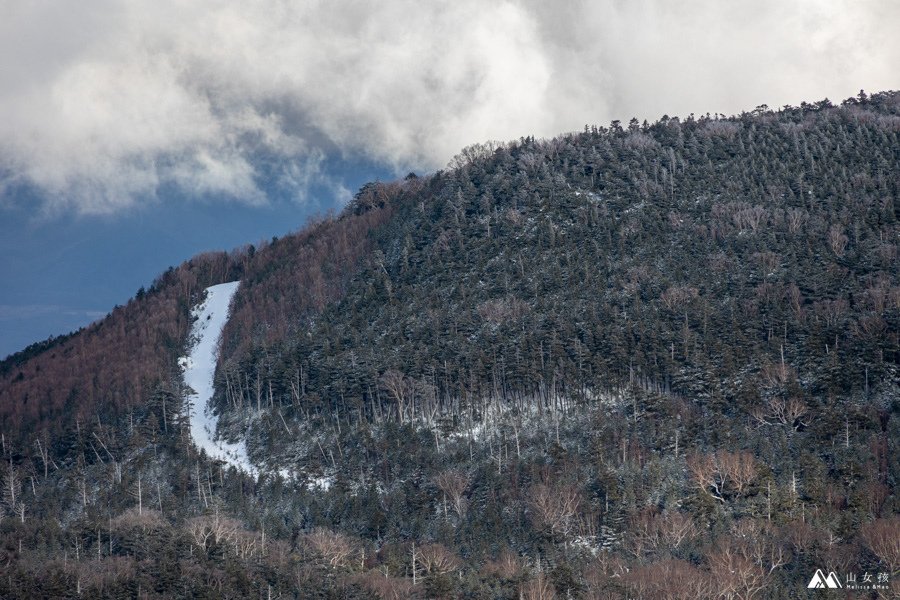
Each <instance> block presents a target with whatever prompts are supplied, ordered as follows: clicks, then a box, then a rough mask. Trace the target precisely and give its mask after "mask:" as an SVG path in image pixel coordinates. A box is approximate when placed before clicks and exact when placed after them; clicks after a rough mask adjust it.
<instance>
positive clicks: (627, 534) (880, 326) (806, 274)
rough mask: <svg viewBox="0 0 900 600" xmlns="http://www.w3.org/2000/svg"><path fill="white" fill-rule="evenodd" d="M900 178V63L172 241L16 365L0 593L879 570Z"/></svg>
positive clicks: (893, 517)
mask: <svg viewBox="0 0 900 600" xmlns="http://www.w3.org/2000/svg"><path fill="white" fill-rule="evenodd" d="M898 173H900V94H898V93H883V94H876V95H873V96H871V97H870V96H866V95H864V94H861V95H860V96H859V97H856V98H852V99H849V100H847V101H845V102H844V103H843V104H842V105H841V106H832V105H831V104H830V103H829V102H827V101H823V102H819V103H815V104H804V105H801V106H800V107H785V108H783V109H782V110H779V111H771V110H768V109H767V108H766V107H760V108H758V109H756V110H755V111H753V112H751V113H745V114H742V115H739V116H736V117H731V118H724V117H715V118H713V117H710V116H706V117H701V118H694V117H693V116H691V117H690V118H687V119H683V120H682V119H677V118H669V117H664V118H663V119H661V120H659V121H657V122H656V123H653V124H649V123H643V124H641V123H638V122H637V121H632V122H631V123H629V124H628V125H627V126H624V127H623V126H622V124H621V123H618V122H613V123H612V124H611V125H610V126H609V127H588V128H586V129H585V131H584V132H583V133H578V134H569V135H564V136H561V137H559V138H556V139H553V140H534V139H532V138H523V139H521V140H519V141H518V142H513V143H509V144H483V145H476V146H473V147H470V148H467V149H465V150H464V151H463V152H462V153H461V154H460V155H459V156H458V157H457V158H456V159H455V160H454V163H453V166H452V168H449V169H448V170H446V171H442V172H438V173H436V174H433V175H430V176H427V177H421V178H420V177H415V176H412V175H411V176H409V177H407V178H406V179H405V180H403V181H400V182H395V183H390V184H371V185H369V186H366V187H365V188H363V190H361V191H360V193H359V194H357V196H356V198H355V200H354V201H353V202H352V203H351V205H350V206H349V207H348V208H347V209H346V210H345V211H344V212H343V213H342V214H340V215H338V216H336V217H333V218H326V219H322V220H321V221H318V222H316V223H313V224H311V225H310V226H309V227H307V228H306V229H305V230H303V231H301V232H298V233H297V234H293V235H290V236H286V237H284V238H281V239H277V240H273V241H272V242H271V243H267V244H263V245H260V247H258V248H257V247H248V248H244V249H241V250H239V251H235V252H233V253H231V254H227V255H226V254H217V255H209V256H205V257H199V258H198V259H195V260H194V261H191V262H189V263H186V264H185V265H183V266H182V267H179V268H178V269H174V270H172V271H170V272H169V273H167V274H166V275H164V276H163V277H161V278H160V280H159V281H158V282H157V283H155V284H154V286H153V287H152V288H151V291H150V292H148V293H142V294H140V297H139V298H136V299H135V300H134V301H133V302H132V303H129V305H128V306H127V307H125V308H124V309H120V310H119V311H118V312H115V311H114V313H113V315H111V317H109V318H108V319H107V320H105V321H103V322H101V323H100V324H97V325H95V326H93V327H92V328H89V329H88V330H86V331H84V332H81V333H79V334H76V335H73V336H71V337H69V338H66V339H64V340H61V341H59V342H57V343H55V344H52V343H51V344H48V345H47V347H41V348H33V349H31V350H30V351H29V352H27V353H25V354H22V355H19V356H17V357H13V360H10V361H7V362H5V363H4V364H3V366H2V370H0V375H2V380H0V401H2V404H0V408H2V410H3V411H4V412H3V413H2V415H3V419H4V420H3V421H2V423H3V426H4V432H5V438H4V439H5V441H6V446H5V447H4V452H5V456H4V463H7V464H8V468H5V474H4V481H3V486H4V489H7V490H9V491H8V492H5V493H4V495H3V501H2V504H3V507H4V510H5V511H7V513H8V514H9V515H10V517H13V518H7V519H5V520H3V521H2V522H0V540H2V543H3V545H2V552H4V553H5V557H6V560H5V561H3V562H0V564H2V565H3V566H2V567H0V568H2V573H0V574H2V575H3V577H0V596H3V597H23V598H24V597H41V596H45V597H53V596H63V595H65V594H69V595H72V594H75V593H77V592H76V590H87V593H88V594H93V595H95V596H99V597H104V596H108V597H115V596H117V595H118V596H136V595H140V594H145V595H150V596H153V595H155V597H173V596H175V597H202V596H214V597H219V596H223V595H224V596H229V595H230V596H232V597H256V596H258V597H267V596H268V595H271V596H272V597H276V596H277V595H279V594H280V595H282V596H283V597H295V598H322V597H340V598H371V597H373V596H374V597H379V598H395V597H429V598H432V597H438V598H441V597H470V598H517V597H553V594H556V595H557V596H558V597H568V596H572V597H588V598H601V597H609V598H617V597H644V598H657V597H691V598H721V597H771V598H780V597H796V596H797V595H798V594H800V593H806V585H807V584H808V582H809V580H810V577H811V576H812V575H813V574H814V573H815V572H816V570H817V569H822V570H823V572H826V573H828V572H830V571H831V570H835V572H837V573H839V575H840V577H841V578H842V580H843V578H844V577H845V576H846V574H847V573H859V574H860V578H861V574H862V573H863V572H869V573H883V574H886V576H887V577H886V578H887V581H884V582H882V583H884V585H885V589H884V590H875V589H872V590H870V591H871V592H872V593H875V594H877V593H879V592H884V593H893V592H896V591H898V590H897V586H898V585H900V577H898V576H897V574H896V568H897V562H896V551H895V545H892V544H891V540H895V539H897V537H898V536H900V519H898V517H897V514H898V512H900V498H898V494H897V481H898V478H900V460H898V457H900V452H898V448H897V444H898V440H900V420H898V418H897V413H898V410H900V389H898V380H900V369H898V361H900V273H898V269H897V255H898V248H897V246H898V242H900V227H898V219H897V216H898V215H897V212H898V208H900V202H898V198H900V179H898V176H897V174H898ZM238 280H239V281H240V285H239V287H238V288H237V291H234V289H233V285H232V286H231V287H226V288H222V287H213V288H212V289H213V290H222V291H223V292H224V291H228V292H234V295H233V299H232V298H231V297H230V293H229V294H224V293H223V294H221V295H219V294H217V293H215V292H214V293H213V300H218V301H221V302H216V304H218V306H217V307H216V308H215V310H212V313H214V314H215V315H217V317H222V316H223V315H224V314H225V311H224V309H223V306H222V304H223V303H224V304H225V305H227V304H228V302H226V301H225V298H226V295H227V296H229V300H232V302H231V312H230V314H231V316H230V318H229V320H228V323H227V324H225V325H224V326H222V323H221V321H220V320H219V319H216V320H215V323H212V322H210V323H209V326H208V327H209V328H208V329H207V332H209V333H210V334H211V333H214V332H215V331H216V330H218V329H219V327H220V326H222V336H221V344H220V345H221V347H220V348H217V346H218V345H219V344H218V343H217V342H216V341H215V339H214V338H215V337H217V336H212V335H210V337H208V338H207V336H206V335H201V336H199V337H200V339H201V342H202V344H201V345H202V348H203V349H204V350H205V351H207V352H206V356H205V358H204V359H203V360H197V361H196V364H197V365H200V364H201V363H202V366H203V369H200V370H198V371H197V374H198V375H199V374H201V373H200V371H201V370H202V375H203V377H202V381H197V382H196V385H195V383H192V381H193V380H190V381H188V382H187V383H188V385H189V386H190V387H191V388H194V391H195V392H197V393H198V398H206V397H207V396H208V395H209V394H210V392H211V391H212V398H211V400H210V402H209V404H210V408H211V409H212V412H211V413H210V415H211V419H210V421H211V422H212V421H215V422H216V426H217V428H218V429H219V433H220V434H221V435H220V437H219V438H217V439H218V440H223V439H224V440H227V441H228V442H229V443H238V444H243V443H244V442H246V448H247V454H248V459H249V460H250V461H251V463H253V464H254V466H255V467H257V468H259V472H260V473H263V475H260V476H257V477H251V476H249V475H248V474H247V473H242V472H241V471H240V469H231V468H229V462H230V461H229V460H227V457H226V460H215V458H217V455H219V456H218V458H222V456H221V455H220V453H219V448H221V447H222V444H223V442H221V441H215V440H213V439H211V438H207V439H205V440H204V441H203V442H202V443H200V444H196V443H192V442H191V440H192V437H191V434H192V432H193V431H199V430H198V429H196V428H195V427H193V426H192V425H193V424H192V420H191V413H190V412H189V410H188V408H187V406H186V403H185V400H186V399H187V395H186V394H185V393H184V390H183V389H182V386H181V385H180V382H181V373H180V372H179V370H178V368H177V363H176V359H177V357H178V356H181V355H186V354H188V352H189V349H190V341H189V329H191V327H192V326H193V328H194V329H195V331H197V332H200V329H201V328H202V327H203V323H204V319H203V317H204V316H205V314H206V313H204V312H203V309H202V308H201V309H198V311H197V313H196V316H199V317H200V319H199V320H196V321H194V322H193V324H192V323H191V316H190V311H191V307H194V306H198V305H199V304H200V303H201V302H202V301H203V295H202V294H203V290H204V289H206V288H209V287H210V286H216V285H217V284H221V283H223V282H226V281H229V282H237V281H238ZM206 308H207V309H212V304H208V305H206ZM157 310H158V311H159V314H161V315H165V316H164V317H159V318H158V320H156V321H154V320H153V318H147V317H150V316H151V315H150V313H151V312H152V311H157ZM173 311H174V312H175V313H176V314H175V315H174V316H172V315H171V313H172V312H173ZM154 318H155V317H154ZM139 323H144V324H145V325H138V324H139ZM164 333H166V334H167V335H170V336H171V340H170V341H169V342H167V343H165V344H162V345H160V340H161V339H163V338H162V337H161V336H162V335H163V334H164ZM166 339H168V338H166ZM201 345H198V346H195V349H199V348H200V347H201ZM160 349H162V352H160ZM216 349H218V360H217V362H216V364H215V365H214V364H213V362H212V359H211V357H210V354H209V353H210V352H212V353H213V354H214V353H215V351H216ZM133 361H137V362H133ZM138 368H140V369H143V370H142V371H139V372H140V373H142V374H144V377H143V378H141V379H140V382H141V385H140V388H139V389H137V387H136V386H135V385H128V384H129V382H130V381H131V379H129V378H128V377H126V376H118V375H117V376H112V375H108V374H106V373H107V372H113V371H114V372H115V373H120V372H123V373H129V372H130V371H132V370H136V369H138ZM189 375H190V373H189ZM210 377H212V378H213V380H212V381H213V384H214V385H213V389H212V390H210V388H209V387H208V385H207V384H208V383H209V381H210ZM36 394H41V395H43V396H46V397H47V398H49V399H51V400H52V401H51V402H48V403H47V404H46V407H47V408H46V410H44V409H42V410H40V411H36V412H31V413H28V412H24V413H23V409H22V408H21V407H23V406H25V407H33V406H34V404H33V399H34V398H35V397H36ZM41 406H43V405H41ZM28 410H32V411H34V409H32V408H29V409H28ZM194 415H195V416H196V415H197V413H196V412H195V413H194ZM213 415H214V417H213ZM45 429H46V430H47V434H45V435H44V436H43V437H42V436H41V433H42V431H44V430H45ZM210 433H212V427H210ZM198 446H200V447H206V450H207V451H206V453H205V454H204V453H198V451H197V450H198ZM282 473H286V474H288V475H290V477H288V478H285V477H282V476H280V474H282ZM273 474H274V475H273ZM23 481H27V482H29V483H30V489H28V488H29V486H27V485H26V486H23V485H22V482H23ZM23 498H27V500H28V501H27V504H26V503H25V502H24V501H23ZM73 554H74V555H75V557H76V558H75V559H74V560H72V559H71V557H72V555H73ZM85 556H90V557H91V561H90V563H88V562H87V561H85V558H84V557H85ZM891 586H893V588H894V589H893V590H892V591H891V590H889V589H888V588H890V587H891ZM150 590H152V591H150Z"/></svg>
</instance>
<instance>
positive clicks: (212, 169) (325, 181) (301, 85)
mask: <svg viewBox="0 0 900 600" xmlns="http://www.w3.org/2000/svg"><path fill="white" fill-rule="evenodd" d="M3 13H4V14H3V18H2V19H0V356H2V355H4V354H6V353H8V352H12V351H15V350H16V349H19V348H21V347H22V346H24V345H26V344H28V343H31V342H34V341H37V340H40V339H44V338H46V337H47V336H48V335H51V334H62V333H65V332H67V331H69V330H71V329H73V328H75V327H77V326H80V325H83V324H85V323H87V322H89V321H91V320H92V319H94V318H96V317H97V316H98V315H102V314H105V313H106V312H108V311H109V310H110V309H111V308H112V307H113V306H114V305H115V304H117V303H123V302H125V301H126V300H127V299H128V298H129V297H130V296H131V295H132V294H133V293H134V292H135V291H136V289H137V288H138V287H140V286H142V285H146V284H148V283H149V282H150V281H152V279H153V278H154V277H155V276H156V275H157V274H158V273H160V272H161V271H162V270H164V269H165V268H167V267H168V266H170V265H174V264H178V263H180V262H181V261H183V260H185V259H187V258H189V257H190V256H191V255H193V254H195V253H197V252H200V251H204V250H210V249H228V248H231V247H234V246H238V245H243V244H245V243H253V242H255V241H258V240H260V239H264V238H271V237H272V236H273V235H283V234H284V233H286V232H288V231H291V230H295V229H297V228H299V227H300V226H302V224H303V223H304V222H305V221H306V219H307V218H308V216H309V215H310V214H312V213H315V212H316V211H322V210H324V209H327V208H339V207H340V206H341V205H342V203H343V202H345V201H346V199H347V198H348V197H349V196H350V195H351V194H352V192H354V191H355V190H356V189H357V188H358V187H359V186H360V185H361V184H362V183H364V182H365V181H369V180H373V179H376V178H380V179H390V178H393V177H397V176H402V175H405V174H406V173H407V172H409V171H416V172H418V173H427V172H431V171H434V170H436V169H440V168H443V167H444V166H446V165H447V164H448V162H449V161H450V160H451V159H452V157H453V155H454V154H456V153H457V152H459V150H460V149H462V148H463V147H464V146H466V145H469V144H472V143H477V142H484V141H488V140H500V141H506V140H510V139H518V138H520V137H522V136H527V135H534V136H536V137H539V138H540V137H551V136H554V135H557V134H560V133H563V132H568V131H578V130H581V129H582V128H583V127H584V125H586V124H606V123H609V122H610V121H611V120H613V119H620V120H623V121H627V120H628V119H630V118H631V117H632V116H636V117H638V118H639V119H648V120H651V121H652V120H655V119H657V118H659V117H660V116H662V115H663V114H668V115H670V116H675V115H682V116H684V115H687V114H689V113H695V114H704V113H724V114H733V113H737V112H740V111H742V110H752V109H754V108H755V107H756V106H758V105H760V104H768V105H769V106H771V107H779V106H782V105H784V104H794V105H796V104H799V103H800V102H801V101H810V102H814V101H818V100H821V99H823V98H826V97H827V98H830V99H831V100H833V101H840V100H841V99H844V98H847V97H850V96H854V95H856V94H857V93H858V91H859V90H860V89H866V90H867V91H870V92H873V91H880V90H888V89H898V88H900V71H898V70H897V65H898V64H900V36H897V35H896V25H897V23H900V2H896V1H895V0H754V1H753V2H749V1H748V0H683V1H682V2H678V3H674V2H671V1H670V0H644V1H641V2H623V1H622V0H595V1H592V2H580V1H579V2H567V3H547V2H541V1H539V0H492V1H488V2H485V1H484V0H456V1H455V2H452V3H422V2H417V1H414V0H384V1H383V2H379V3H370V2H360V1H359V0H331V1H329V2H296V1H294V0H260V1H258V2H245V3H236V2H229V1H227V0H196V1H194V2H189V3H186V2H183V1H181V0H131V1H129V2H116V1H114V0H82V1H79V2H63V3H60V2H53V1H52V0H32V1H29V2H7V3H4V5H3Z"/></svg>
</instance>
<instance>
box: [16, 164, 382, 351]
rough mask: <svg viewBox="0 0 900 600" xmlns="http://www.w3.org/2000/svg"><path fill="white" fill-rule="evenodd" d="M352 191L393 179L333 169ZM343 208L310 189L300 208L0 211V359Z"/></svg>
mask: <svg viewBox="0 0 900 600" xmlns="http://www.w3.org/2000/svg"><path fill="white" fill-rule="evenodd" d="M331 171H332V173H333V176H334V177H338V178H340V180H341V181H342V182H343V185H344V186H345V187H347V188H348V189H350V190H353V191H354V192H355V191H356V190H357V189H359V187H360V186H361V185H362V184H363V183H365V182H366V181H372V180H375V179H381V180H386V179H390V178H391V175H390V174H389V173H388V172H387V171H385V170H384V169H379V168H377V167H375V166H372V165H366V164H359V163H356V164H343V165H337V164H332V166H331ZM339 203H340V201H339V200H338V199H336V198H335V197H334V193H333V192H332V191H331V190H329V189H324V188H316V187H313V188H312V189H310V190H309V191H308V192H307V193H306V198H305V200H303V201H295V200H292V199H291V198H285V197H282V198H277V199H273V200H270V201H269V203H268V204H266V205H263V206H251V205H247V204H243V203H240V202H237V201H216V200H215V199H207V200H196V199H195V200H188V199H184V198H171V199H169V200H157V201H154V202H152V203H150V204H144V205H141V206H138V207H135V208H131V209H129V210H127V211H124V212H120V213H115V214H113V215H105V216H96V215H81V216H80V215H76V214H63V215H57V216H54V217H35V216H34V215H33V212H32V211H29V210H27V209H26V208H25V207H26V206H28V205H29V204H30V203H27V202H23V203H19V204H16V203H12V205H11V206H7V207H6V208H0V282H2V285H0V358H2V357H5V356H6V355H8V354H11V353H13V352H16V351H18V350H21V349H22V348H24V347H25V346H27V345H28V344H31V343H34V342H37V341H41V340H44V339H46V338H47V337H49V336H51V335H60V334H63V333H67V332H69V331H72V330H74V329H77V328H78V327H81V326H83V325H86V324H88V323H90V322H92V321H94V320H96V319H98V318H101V317H102V316H104V315H105V314H106V313H108V312H109V311H110V310H111V309H112V308H113V306H115V305H116V304H124V303H125V302H127V301H128V299H129V298H130V297H132V296H133V295H134V293H135V292H136V291H137V289H138V288H139V287H141V286H147V285H149V284H150V283H151V282H152V281H153V279H154V278H155V277H156V276H157V275H159V274H160V273H162V272H163V271H165V270H166V269H167V268H168V267H169V266H172V265H177V264H179V263H181V262H182V261H184V260H186V259H188V258H190V257H191V256H193V255H195V254H197V253H199V252H203V251H206V250H227V249H231V248H234V247H237V246H241V245H244V244H255V243H257V242H259V241H261V240H266V239H271V238H272V236H276V235H277V236H282V235H284V234H286V233H289V232H291V231H295V230H297V229H299V228H300V227H302V226H303V224H304V223H305V222H306V221H307V220H308V219H309V217H311V216H313V215H315V214H323V213H325V212H327V211H328V210H329V209H332V210H339V209H340V206H339Z"/></svg>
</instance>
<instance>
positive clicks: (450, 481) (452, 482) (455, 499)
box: [434, 469, 469, 518]
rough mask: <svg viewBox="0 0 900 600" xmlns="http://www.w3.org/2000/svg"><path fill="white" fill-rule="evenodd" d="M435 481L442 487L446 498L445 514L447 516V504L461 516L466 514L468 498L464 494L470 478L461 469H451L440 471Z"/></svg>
mask: <svg viewBox="0 0 900 600" xmlns="http://www.w3.org/2000/svg"><path fill="white" fill-rule="evenodd" d="M434 483H435V484H436V485H437V486H438V488H440V490H441V492H442V493H443V499H444V516H445V517H446V516H447V506H448V504H449V506H450V508H451V509H452V510H453V511H454V512H455V513H456V515H457V516H458V517H460V518H462V517H463V515H465V514H466V507H467V504H468V502H467V500H466V497H465V496H464V495H463V494H464V493H465V491H466V487H468V485H469V478H468V477H466V475H465V474H464V473H462V472H460V471H457V470H455V469H449V470H447V471H442V472H441V473H438V474H437V476H435V478H434Z"/></svg>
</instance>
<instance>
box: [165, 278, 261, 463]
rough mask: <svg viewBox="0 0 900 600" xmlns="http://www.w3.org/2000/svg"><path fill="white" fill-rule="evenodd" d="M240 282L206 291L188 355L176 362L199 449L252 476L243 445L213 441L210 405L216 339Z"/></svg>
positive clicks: (197, 309)
mask: <svg viewBox="0 0 900 600" xmlns="http://www.w3.org/2000/svg"><path fill="white" fill-rule="evenodd" d="M239 283H240V282H237V281H232V282H230V283H222V284H219V285H214V286H212V287H209V288H206V299H205V300H204V301H203V302H202V303H200V304H199V305H197V306H196V307H194V310H193V311H192V313H191V314H192V316H193V317H195V319H196V320H195V321H194V324H193V325H192V326H191V335H190V338H189V339H190V341H191V351H190V355H189V356H186V357H183V358H182V359H181V360H180V361H179V362H180V363H181V366H182V369H183V370H184V382H185V383H186V384H187V385H188V386H189V387H190V388H191V390H193V393H191V394H190V395H189V397H188V399H189V401H190V406H191V437H192V438H193V440H194V443H195V444H196V445H197V448H198V449H203V450H205V451H206V454H207V455H208V456H209V457H210V458H214V459H218V460H223V461H225V462H227V463H228V464H231V465H234V466H235V467H237V468H239V469H244V470H245V471H249V472H250V473H255V472H256V469H255V468H254V467H253V465H251V464H250V459H249V458H248V457H247V448H246V446H245V445H244V444H243V443H238V444H230V443H227V442H223V441H218V440H216V439H215V434H216V423H217V421H218V419H217V418H216V416H215V415H213V414H212V412H211V410H210V407H209V401H210V400H211V399H212V395H213V377H214V376H215V373H216V359H217V358H218V357H217V353H218V347H219V337H220V336H221V335H222V328H223V327H224V326H225V323H226V321H227V320H228V307H229V305H230V304H231V299H232V297H234V293H235V292H236V291H237V288H238V284H239Z"/></svg>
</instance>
